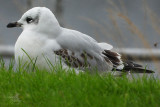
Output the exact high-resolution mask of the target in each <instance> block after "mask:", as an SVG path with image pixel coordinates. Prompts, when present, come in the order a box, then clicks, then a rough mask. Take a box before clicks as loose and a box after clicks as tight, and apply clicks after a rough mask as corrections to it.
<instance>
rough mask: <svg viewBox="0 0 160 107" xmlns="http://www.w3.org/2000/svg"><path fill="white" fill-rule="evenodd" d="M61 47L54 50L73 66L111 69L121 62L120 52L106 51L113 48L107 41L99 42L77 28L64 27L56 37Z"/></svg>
mask: <svg viewBox="0 0 160 107" xmlns="http://www.w3.org/2000/svg"><path fill="white" fill-rule="evenodd" d="M56 41H57V43H58V44H59V45H60V46H61V49H59V50H56V51H54V53H55V54H56V55H59V56H61V57H62V59H63V60H64V62H65V63H66V64H67V65H69V66H72V67H75V68H77V67H80V68H83V67H87V68H93V67H96V68H97V69H98V70H101V71H104V70H111V69H112V68H113V66H114V65H115V64H116V66H117V65H119V64H121V60H120V58H119V54H117V53H114V52H110V51H105V50H110V49H112V46H111V45H109V44H107V43H97V41H96V40H94V39H93V38H91V37H90V36H88V35H85V34H83V33H81V32H78V31H75V30H69V29H66V28H63V31H62V33H61V34H60V35H59V36H58V37H57V38H56Z"/></svg>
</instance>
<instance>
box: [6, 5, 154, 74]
mask: <svg viewBox="0 0 160 107" xmlns="http://www.w3.org/2000/svg"><path fill="white" fill-rule="evenodd" d="M7 27H8V28H12V27H21V28H22V29H23V32H22V33H21V34H20V36H19V37H18V39H17V41H16V43H15V60H16V63H17V64H19V63H22V64H25V63H26V62H29V61H34V62H35V65H36V66H37V67H38V68H40V69H50V67H49V64H51V65H52V66H56V64H58V63H60V64H61V65H62V68H64V69H69V68H74V69H75V70H76V71H77V72H79V71H85V69H88V70H90V71H94V70H97V71H98V72H107V71H112V70H116V71H131V70H137V71H139V72H148V73H152V72H153V71H151V70H144V69H143V68H142V66H141V65H139V64H136V63H134V62H131V61H125V62H124V61H122V59H121V55H120V54H119V53H117V52H114V51H112V48H113V46H112V45H110V44H108V43H104V42H101V43H98V42H97V41H96V40H95V39H93V38H92V37H90V36H88V35H86V34H84V33H81V32H79V31H76V30H71V29H67V28H64V27H61V26H60V24H59V22H58V21H57V19H56V17H55V15H54V14H53V13H52V12H51V11H50V9H48V8H46V7H34V8H32V9H30V10H28V11H27V12H25V13H24V14H23V15H22V17H21V18H20V20H18V21H16V22H12V23H9V24H8V25H7ZM20 61H21V62H20ZM48 63H49V64H48Z"/></svg>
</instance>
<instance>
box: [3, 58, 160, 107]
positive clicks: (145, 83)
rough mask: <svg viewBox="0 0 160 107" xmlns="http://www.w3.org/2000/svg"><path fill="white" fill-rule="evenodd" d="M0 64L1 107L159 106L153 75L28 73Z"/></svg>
mask: <svg viewBox="0 0 160 107" xmlns="http://www.w3.org/2000/svg"><path fill="white" fill-rule="evenodd" d="M9 65H10V66H9V67H6V66H5V64H4V61H3V60H2V61H1V63H0V66H1V67H0V106H2V107H4V106H27V107H28V106H33V107H35V106H38V107H39V106H40V107H41V106H42V107H44V106H54V107H62V106H65V107H75V106H76V107H77V106H78V107H82V106H83V107H86V106H96V107H99V106H110V107H113V106H114V107H126V106H133V107H135V106H136V107H142V106H144V107H151V106H153V107H158V106H160V102H159V100H160V80H159V79H157V78H155V77H153V76H151V77H147V76H145V75H144V76H143V77H136V78H135V77H132V78H127V76H126V75H123V76H122V77H115V76H113V75H112V74H111V73H108V74H104V75H100V74H98V73H95V74H90V73H87V72H86V73H79V74H76V73H75V72H74V70H68V71H65V70H63V69H62V68H61V67H57V68H59V69H57V70H56V71H52V72H48V71H47V70H36V72H26V70H25V69H23V68H18V69H16V68H15V69H14V68H13V65H14V63H13V62H11V63H10V64H9Z"/></svg>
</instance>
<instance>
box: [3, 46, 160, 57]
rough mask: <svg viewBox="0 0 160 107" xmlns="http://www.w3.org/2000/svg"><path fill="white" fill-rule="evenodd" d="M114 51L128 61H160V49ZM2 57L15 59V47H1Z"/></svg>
mask: <svg viewBox="0 0 160 107" xmlns="http://www.w3.org/2000/svg"><path fill="white" fill-rule="evenodd" d="M114 51H116V52H118V53H120V54H122V56H125V57H127V58H128V59H136V60H152V59H153V58H154V59H155V58H156V59H157V60H160V49H144V48H142V49H140V48H119V49H114ZM0 56H2V57H9V58H10V57H13V56H14V46H10V45H9V46H6V45H1V46H0Z"/></svg>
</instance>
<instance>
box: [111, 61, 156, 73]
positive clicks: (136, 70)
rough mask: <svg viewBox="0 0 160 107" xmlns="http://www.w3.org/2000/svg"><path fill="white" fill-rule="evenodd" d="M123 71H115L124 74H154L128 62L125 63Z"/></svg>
mask: <svg viewBox="0 0 160 107" xmlns="http://www.w3.org/2000/svg"><path fill="white" fill-rule="evenodd" d="M123 65H124V67H123V69H113V70H116V71H122V72H132V73H154V71H152V70H148V69H144V68H142V65H139V64H136V63H134V62H132V61H126V62H124V63H123Z"/></svg>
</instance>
